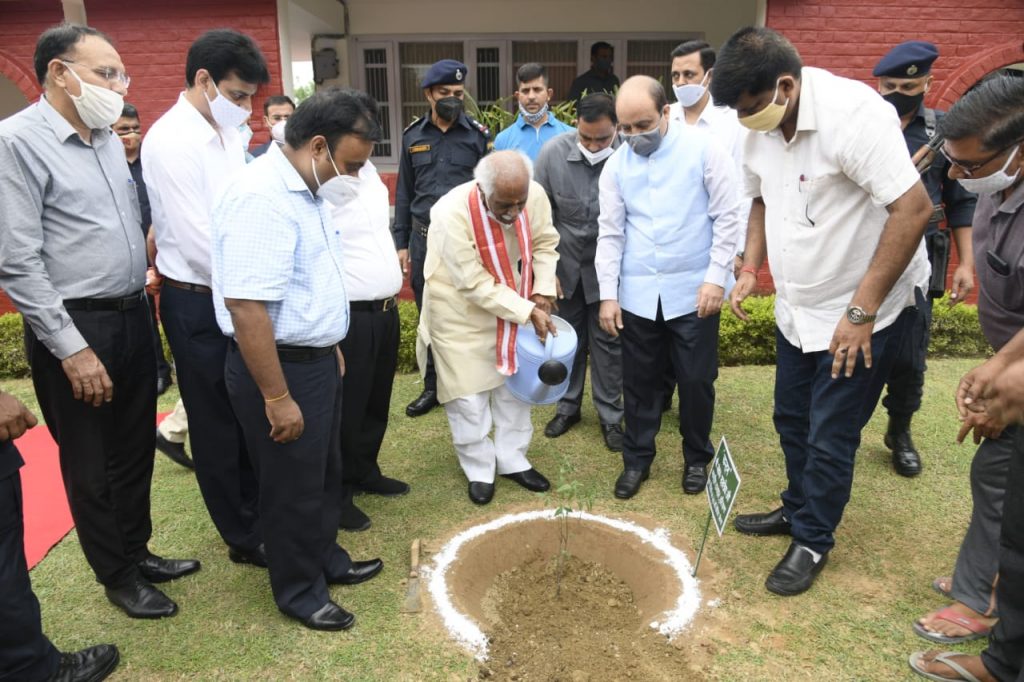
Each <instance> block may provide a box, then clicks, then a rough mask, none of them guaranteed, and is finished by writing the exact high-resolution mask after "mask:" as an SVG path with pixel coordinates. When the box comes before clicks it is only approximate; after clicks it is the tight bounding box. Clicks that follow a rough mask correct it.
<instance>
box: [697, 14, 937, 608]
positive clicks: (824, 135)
mask: <svg viewBox="0 0 1024 682" xmlns="http://www.w3.org/2000/svg"><path fill="white" fill-rule="evenodd" d="M711 94H712V96H713V97H714V98H715V101H716V102H721V103H723V104H727V105H728V106H730V107H732V108H733V109H736V112H737V114H738V115H739V121H740V123H741V124H742V125H744V126H746V127H747V128H750V129H751V130H754V131H757V133H756V134H750V135H748V136H747V139H746V143H745V146H744V150H743V167H744V176H745V177H744V181H745V184H746V190H747V195H748V196H749V197H751V198H753V204H752V206H751V211H750V220H749V223H748V227H747V243H746V247H745V248H744V256H743V267H742V270H741V272H740V277H739V280H738V281H737V283H736V287H735V288H734V289H733V292H732V296H731V299H730V301H731V304H732V309H733V311H734V312H735V313H736V315H737V316H739V317H740V318H741V319H746V313H744V312H743V309H742V307H741V304H742V302H743V300H744V299H745V298H746V297H747V296H749V295H750V294H751V293H752V292H753V291H754V287H755V285H756V281H757V277H756V275H757V271H758V269H759V268H760V267H761V266H762V265H763V263H764V259H765V255H766V254H767V256H768V257H769V260H770V262H771V272H772V277H773V279H774V281H775V289H776V297H775V320H776V326H777V331H776V350H777V357H778V359H777V361H776V373H775V414H774V420H775V429H776V431H778V433H779V440H780V442H781V444H782V450H783V453H784V454H785V460H786V473H787V475H788V479H789V487H788V489H787V490H786V491H785V492H783V493H782V507H781V508H778V509H776V510H774V511H772V512H769V513H766V514H741V515H740V516H738V517H737V518H736V521H735V526H736V528H737V530H739V531H740V532H741V533H746V534H750V535H790V536H791V537H792V543H791V544H790V546H789V550H788V551H787V552H786V554H785V556H784V557H783V558H782V560H781V561H780V562H779V563H778V564H777V565H776V566H775V568H774V569H773V570H772V571H771V573H770V574H769V576H768V579H767V580H766V581H765V586H766V587H767V589H768V590H769V591H771V592H774V593H776V594H780V595H783V596H789V595H794V594H799V593H801V592H803V591H805V590H807V589H809V588H810V587H811V585H812V584H813V583H814V580H815V578H816V577H817V575H818V574H819V573H820V572H821V570H822V568H824V566H825V563H826V561H827V559H828V554H829V551H830V550H831V549H832V547H833V545H834V544H835V539H834V532H835V529H836V527H837V526H838V525H839V521H840V519H841V518H842V515H843V510H844V509H845V507H846V502H847V501H848V500H849V499H850V489H851V487H852V484H853V465H854V456H855V455H856V452H857V448H858V446H859V445H860V434H861V430H862V429H863V428H864V425H865V424H866V423H867V421H868V419H869V418H870V416H871V413H872V412H873V411H874V409H875V405H876V404H877V402H878V396H879V394H880V393H881V389H882V384H883V383H884V382H885V379H886V378H887V377H888V375H889V370H890V368H891V367H892V363H893V361H894V359H895V357H896V354H897V352H898V350H899V346H900V343H901V340H902V337H903V334H904V330H905V328H906V325H907V324H909V320H911V319H913V315H914V305H915V304H917V303H920V300H921V298H922V293H921V290H920V287H921V286H922V285H923V283H924V282H925V281H926V279H927V277H928V261H927V258H926V257H925V252H924V241H923V240H922V239H921V237H922V235H923V234H924V230H925V226H926V225H927V223H928V220H929V218H930V217H931V214H932V208H931V202H930V201H929V200H928V193H927V192H926V191H925V189H924V186H923V185H922V184H921V179H920V177H919V175H918V172H917V170H916V169H915V168H914V164H913V163H912V162H911V160H910V156H909V155H908V154H907V153H906V144H905V143H904V142H903V139H902V135H900V128H899V119H898V118H897V117H896V112H895V111H894V110H893V108H892V107H891V106H890V105H889V104H887V103H886V102H885V101H883V100H882V99H881V98H880V97H878V95H877V93H875V92H873V91H872V90H871V89H870V88H868V87H867V86H865V85H864V84H863V83H858V82H856V81H851V80H847V79H845V78H839V77H838V76H834V75H832V74H831V73H829V72H827V71H823V70H821V69H815V68H811V67H805V66H803V63H802V62H801V60H800V55H799V54H798V53H797V51H796V49H795V48H794V47H793V45H792V44H790V42H789V41H788V40H786V39H785V38H784V37H783V36H782V35H780V34H779V33H776V32H775V31H773V30H771V29H768V28H753V27H750V28H744V29H740V30H739V31H737V32H736V33H734V34H733V35H732V37H730V38H729V40H728V41H726V43H725V45H724V46H723V47H722V49H721V50H719V52H718V59H717V61H716V62H715V78H714V80H713V81H712V82H711Z"/></svg>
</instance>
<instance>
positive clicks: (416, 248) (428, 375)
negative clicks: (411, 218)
mask: <svg viewBox="0 0 1024 682" xmlns="http://www.w3.org/2000/svg"><path fill="white" fill-rule="evenodd" d="M426 260H427V238H426V237H424V236H423V235H421V234H420V233H419V231H417V230H416V228H415V227H414V228H413V230H412V232H411V233H410V234H409V268H410V270H411V274H410V278H409V284H411V285H412V293H413V296H415V297H416V309H417V310H419V311H420V314H422V313H423V264H424V263H425V262H426ZM423 389H424V390H425V391H436V390H437V370H435V369H434V354H433V353H432V352H431V350H430V348H429V347H428V348H427V367H426V369H425V370H424V372H423Z"/></svg>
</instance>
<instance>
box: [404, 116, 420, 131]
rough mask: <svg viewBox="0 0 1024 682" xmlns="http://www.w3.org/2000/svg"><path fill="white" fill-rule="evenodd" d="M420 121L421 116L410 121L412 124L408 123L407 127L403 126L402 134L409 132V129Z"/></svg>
mask: <svg viewBox="0 0 1024 682" xmlns="http://www.w3.org/2000/svg"><path fill="white" fill-rule="evenodd" d="M422 120H423V117H422V116H417V117H416V118H414V119H413V120H412V123H410V124H409V125H407V126H405V128H403V129H402V132H403V133H404V132H407V131H408V130H409V128H412V127H413V126H414V125H416V124H417V123H419V122H420V121H422Z"/></svg>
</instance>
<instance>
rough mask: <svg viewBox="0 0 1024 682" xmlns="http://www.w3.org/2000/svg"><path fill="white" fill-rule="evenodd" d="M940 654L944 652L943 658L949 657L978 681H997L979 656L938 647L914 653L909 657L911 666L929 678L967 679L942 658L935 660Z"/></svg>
mask: <svg viewBox="0 0 1024 682" xmlns="http://www.w3.org/2000/svg"><path fill="white" fill-rule="evenodd" d="M940 654H945V655H944V656H943V658H947V659H949V660H950V661H951V662H953V663H955V664H956V665H958V666H959V667H960V668H962V669H964V670H966V671H967V672H968V673H970V674H971V675H974V677H975V678H977V679H978V680H980V682H998V680H997V679H996V678H995V677H993V676H992V674H991V673H990V672H989V671H988V670H987V669H986V668H985V665H984V664H983V663H982V662H981V656H971V655H968V654H957V653H953V652H949V651H947V652H943V651H940V650H938V649H933V650H932V651H927V652H925V653H923V654H921V655H919V656H918V655H916V654H915V656H913V657H911V667H912V668H914V670H915V671H916V672H918V673H921V674H923V675H924V676H925V677H930V678H931V679H943V680H963V679H969V678H965V677H964V676H963V675H961V674H960V673H959V672H958V671H956V670H954V669H953V668H951V667H950V666H949V664H948V663H944V662H942V660H935V657H936V656H939V655H940Z"/></svg>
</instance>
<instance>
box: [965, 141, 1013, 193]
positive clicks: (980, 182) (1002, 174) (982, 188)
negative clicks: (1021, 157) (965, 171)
mask: <svg viewBox="0 0 1024 682" xmlns="http://www.w3.org/2000/svg"><path fill="white" fill-rule="evenodd" d="M1019 151H1020V145H1019V144H1018V145H1017V148H1016V149H1014V150H1013V153H1012V154H1010V155H1009V156H1008V157H1006V163H1004V164H1003V167H1002V168H1000V169H999V170H997V171H996V172H995V173H993V174H992V175H986V176H985V177H983V178H957V182H959V183H960V184H961V185H962V186H963V188H964V189H965V190H967V191H968V192H974V193H975V194H977V195H979V196H981V195H985V194H995V193H996V192H1002V191H1003V190H1004V189H1006V188H1007V187H1009V186H1010V185H1012V184H1013V183H1015V182H1017V178H1018V177H1020V169H1019V168H1018V169H1017V172H1016V173H1014V174H1013V175H1010V174H1008V173H1007V172H1006V169H1007V167H1008V166H1009V165H1010V162H1011V161H1013V157H1015V156H1017V152H1019Z"/></svg>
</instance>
